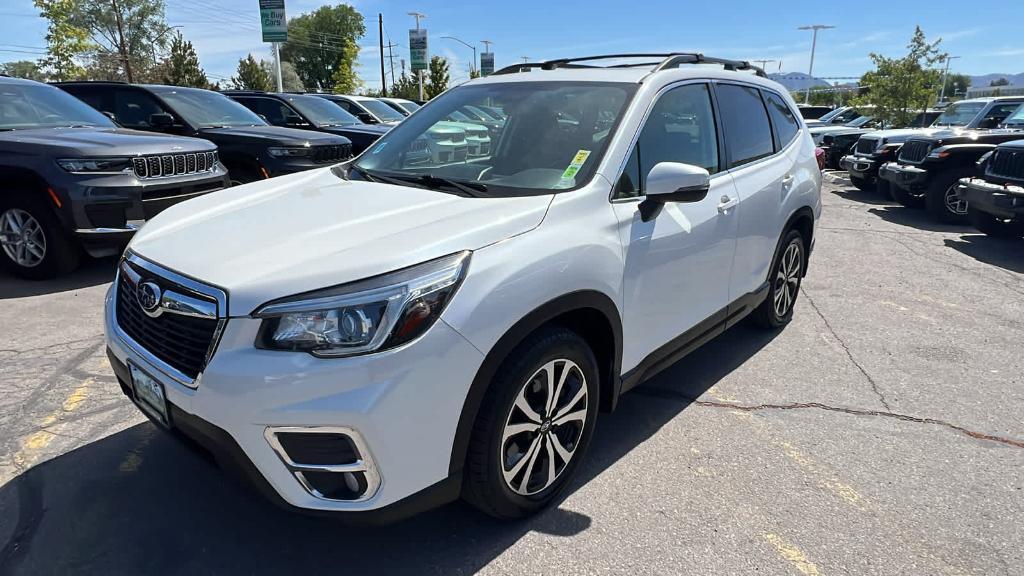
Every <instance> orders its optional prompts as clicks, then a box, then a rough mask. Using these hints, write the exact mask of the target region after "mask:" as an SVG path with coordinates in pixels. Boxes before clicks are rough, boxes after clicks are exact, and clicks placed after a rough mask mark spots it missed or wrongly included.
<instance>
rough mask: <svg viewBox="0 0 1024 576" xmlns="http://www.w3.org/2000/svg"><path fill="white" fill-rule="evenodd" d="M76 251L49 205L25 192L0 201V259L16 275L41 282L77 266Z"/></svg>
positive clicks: (78, 255) (12, 194) (77, 253)
mask: <svg viewBox="0 0 1024 576" xmlns="http://www.w3.org/2000/svg"><path fill="white" fill-rule="evenodd" d="M80 259H81V250H80V248H79V247H78V246H77V245H76V244H75V243H74V242H72V241H71V239H69V238H68V237H67V235H66V234H65V233H64V230H63V228H62V227H61V225H60V221H58V220H57V216H56V215H54V213H53V211H52V210H51V209H50V207H49V206H46V204H44V203H43V202H42V201H41V200H40V199H39V198H37V197H35V196H34V195H32V194H31V193H28V192H20V193H18V192H13V193H11V194H10V197H9V198H6V199H3V200H0V260H2V261H3V265H4V267H5V268H6V269H7V270H9V271H10V272H11V273H13V274H15V275H16V276H21V277H22V278H28V279H30V280H44V279H47V278H53V277H55V276H60V275H62V274H67V273H68V272H71V271H72V270H74V269H75V268H77V267H78V263H79V261H80Z"/></svg>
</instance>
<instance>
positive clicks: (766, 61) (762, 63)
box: [754, 60, 778, 70]
mask: <svg viewBox="0 0 1024 576" xmlns="http://www.w3.org/2000/svg"><path fill="white" fill-rule="evenodd" d="M754 62H760V64H761V70H764V67H765V65H767V64H768V63H769V62H778V60H754Z"/></svg>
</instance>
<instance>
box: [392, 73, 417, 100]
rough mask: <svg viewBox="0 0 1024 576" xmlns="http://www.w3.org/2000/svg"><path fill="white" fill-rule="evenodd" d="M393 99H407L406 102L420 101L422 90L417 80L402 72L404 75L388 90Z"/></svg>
mask: <svg viewBox="0 0 1024 576" xmlns="http://www.w3.org/2000/svg"><path fill="white" fill-rule="evenodd" d="M388 92H389V93H390V95H391V97H392V98H405V99H406V100H419V98H420V88H419V84H418V83H417V81H416V78H415V77H413V76H410V75H408V74H406V73H405V72H402V75H401V76H399V77H398V79H397V80H395V82H394V83H393V84H392V85H391V87H390V88H388Z"/></svg>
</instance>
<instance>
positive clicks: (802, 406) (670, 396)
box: [630, 386, 1024, 448]
mask: <svg viewBox="0 0 1024 576" xmlns="http://www.w3.org/2000/svg"><path fill="white" fill-rule="evenodd" d="M630 393H631V394H639V395H640V396H649V397H652V398H661V399H666V400H677V401H682V402H686V403H689V404H694V405H697V406H702V407H705V408H724V409H728V410H739V411H741V412H758V411H766V410H808V409H811V410H824V411H826V412H839V413H842V414H849V415H851V416H873V417H880V418H892V419H894V420H900V421H902V422H914V423H916V424H933V425H936V426H942V427H944V428H948V429H950V430H953V431H956V432H959V433H960V434H963V435H965V436H970V437H971V438H975V439H977V440H988V441H991V442H999V443H1001V444H1006V445H1007V446H1013V447H1015V448H1024V440H1017V439H1015V438H1007V437H1005V436H996V435H994V434H986V433H984V432H978V431H976V430H971V429H969V428H965V427H963V426H960V425H958V424H953V423H951V422H946V421H945V420H939V419H938V418H921V417H918V416H910V415H909V414H900V413H898V412H892V411H887V410H886V411H883V410H865V409H861V408H843V407H841V406H830V405H828V404H822V403H821V402H791V403H788V404H734V403H732V402H718V401H712V400H698V399H697V398H693V397H692V396H687V395H686V394H683V393H681V392H676V391H674V390H666V389H664V388H658V387H645V386H641V387H639V388H637V389H635V390H633V391H631V392H630Z"/></svg>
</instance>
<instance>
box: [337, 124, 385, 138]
mask: <svg viewBox="0 0 1024 576" xmlns="http://www.w3.org/2000/svg"><path fill="white" fill-rule="evenodd" d="M391 128H392V126H384V125H383V124H345V125H344V126H325V127H323V128H320V130H326V131H328V132H334V133H336V134H341V135H345V133H347V132H355V133H359V134H372V135H374V136H381V135H383V134H387V133H388V132H390V131H391Z"/></svg>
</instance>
